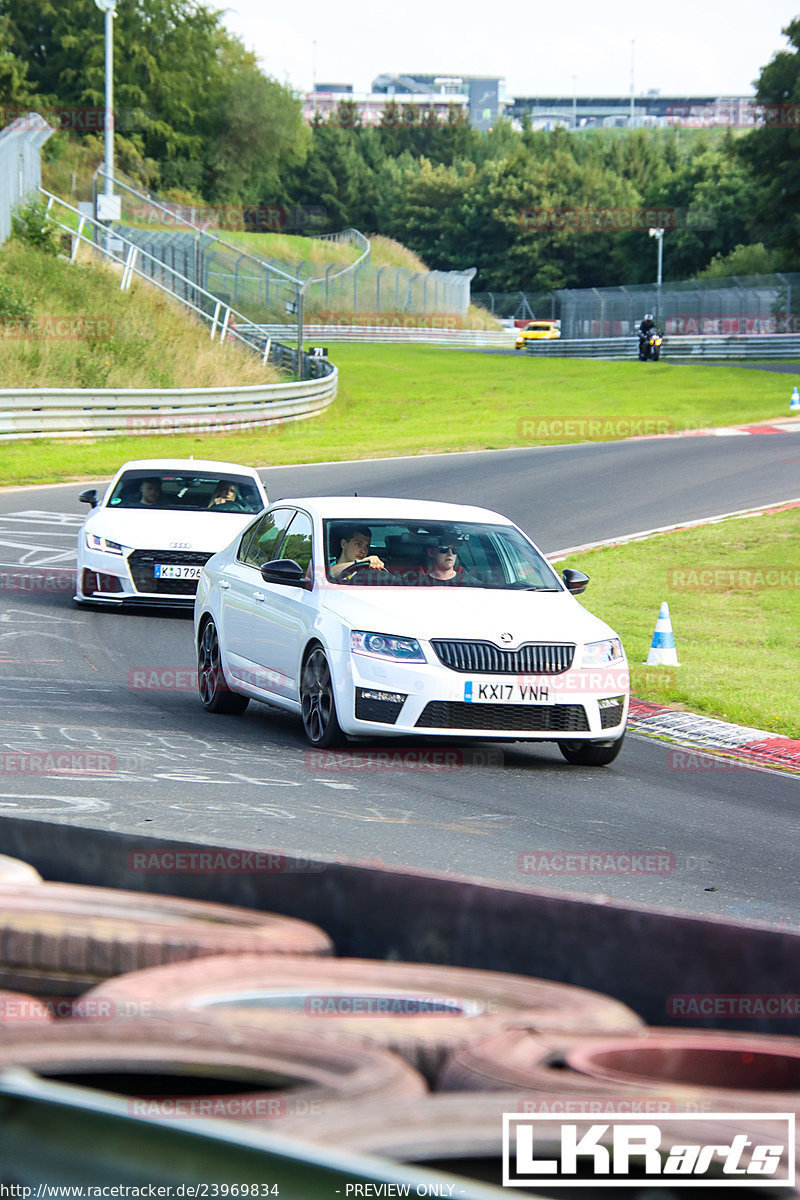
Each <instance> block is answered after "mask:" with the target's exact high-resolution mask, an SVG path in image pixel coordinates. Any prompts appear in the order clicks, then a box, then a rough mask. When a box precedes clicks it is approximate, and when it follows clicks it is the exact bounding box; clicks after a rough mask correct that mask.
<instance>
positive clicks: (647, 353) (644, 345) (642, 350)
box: [639, 329, 664, 362]
mask: <svg viewBox="0 0 800 1200" xmlns="http://www.w3.org/2000/svg"><path fill="white" fill-rule="evenodd" d="M663 340H664V339H663V338H662V336H661V334H660V333H659V332H658V330H657V329H651V330H650V331H649V333H640V334H639V362H647V360H648V358H652V360H653V362H658V357H659V355H660V354H661V343H662V342H663Z"/></svg>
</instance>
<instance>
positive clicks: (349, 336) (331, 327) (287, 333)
mask: <svg viewBox="0 0 800 1200" xmlns="http://www.w3.org/2000/svg"><path fill="white" fill-rule="evenodd" d="M389 321H390V318H387V323H386V324H385V325H384V324H381V323H379V322H377V321H376V322H375V323H374V324H368V325H355V324H344V323H343V324H341V325H337V324H336V323H335V322H324V323H323V322H306V323H305V324H304V325H303V337H304V340H305V341H306V342H309V343H312V342H322V343H325V342H418V343H420V344H425V345H429V346H478V347H481V346H483V347H493V346H494V347H500V348H502V349H506V350H510V349H512V348H513V346H514V338H515V336H516V333H517V331H516V329H450V328H442V327H440V328H433V327H431V326H430V325H428V326H420V325H414V326H406V325H398V324H390V323H389ZM238 328H239V330H240V332H241V333H242V335H243V336H247V337H249V338H251V339H252V340H254V339H257V338H259V337H260V338H262V339H263V338H264V337H271V338H278V339H280V340H282V341H285V340H291V339H292V338H293V337H294V336H295V335H296V332H297V331H296V329H295V327H294V326H293V325H239V326H238Z"/></svg>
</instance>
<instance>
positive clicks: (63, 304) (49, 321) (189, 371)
mask: <svg viewBox="0 0 800 1200" xmlns="http://www.w3.org/2000/svg"><path fill="white" fill-rule="evenodd" d="M119 279H120V276H119V270H118V269H115V268H114V267H109V266H105V265H103V264H102V263H98V262H94V261H89V262H77V263H74V264H72V265H71V264H70V263H69V262H67V261H66V260H65V259H63V258H57V257H56V256H55V255H51V254H45V253H44V252H43V251H41V250H38V249H36V248H34V247H31V246H28V245H26V244H24V243H22V242H19V241H16V240H13V239H12V240H10V241H8V242H7V243H6V244H5V245H4V246H3V247H2V250H0V294H1V293H2V290H3V287H4V285H5V288H6V290H7V289H9V288H10V290H11V294H12V295H13V296H16V298H17V299H18V301H19V302H20V304H21V305H22V306H23V307H24V308H25V309H26V310H27V316H25V315H22V313H21V312H20V313H17V312H16V310H15V311H14V312H13V313H12V314H11V315H9V308H8V304H7V309H6V312H0V380H2V387H4V388H13V387H18V388H38V387H64V388H90V389H94V388H127V387H138V388H181V387H185V388H190V387H232V386H235V385H237V384H242V385H244V384H257V383H270V382H272V381H277V380H278V379H280V375H279V374H278V372H277V371H276V370H274V369H272V368H267V369H265V368H263V367H262V366H261V363H260V361H259V359H258V357H257V356H256V355H254V354H253V353H252V352H251V351H250V350H249V349H247V348H245V347H243V346H240V345H238V344H236V343H227V342H226V343H225V344H220V342H219V341H214V342H212V341H211V339H210V337H209V330H208V328H207V327H206V326H205V325H203V324H201V322H200V320H199V318H197V317H195V316H194V315H193V314H192V313H191V312H189V311H188V310H187V309H185V308H183V307H182V306H181V305H180V304H179V303H178V301H177V300H173V299H172V298H171V297H169V296H167V295H165V294H164V293H163V292H160V291H157V290H156V289H155V288H153V287H152V286H151V285H149V284H147V283H143V282H140V281H139V280H134V282H133V284H132V285H131V288H130V291H126V292H122V291H120V286H119ZM26 447H27V450H20V451H19V452H18V453H19V454H21V459H19V458H17V459H16V461H22V462H25V463H27V464H28V465H27V466H24V467H23V475H24V477H26V478H27V477H29V476H30V475H31V474H32V473H33V474H34V475H35V476H36V477H39V475H38V474H37V472H39V470H40V468H39V467H38V466H37V463H38V460H39V453H38V451H37V450H36V448H35V443H33V444H32V443H26ZM4 457H5V455H4ZM46 469H48V470H49V468H46ZM78 469H82V468H78ZM45 477H46V476H45ZM8 482H11V479H9V480H8Z"/></svg>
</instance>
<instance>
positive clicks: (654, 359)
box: [653, 349, 661, 362]
mask: <svg viewBox="0 0 800 1200" xmlns="http://www.w3.org/2000/svg"><path fill="white" fill-rule="evenodd" d="M660 353H661V351H660V350H655V349H654V350H653V362H658V356H659V354H660Z"/></svg>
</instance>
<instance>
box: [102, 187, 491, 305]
mask: <svg viewBox="0 0 800 1200" xmlns="http://www.w3.org/2000/svg"><path fill="white" fill-rule="evenodd" d="M103 179H104V171H103V168H102V167H100V168H98V171H97V172H96V175H95V181H94V185H93V192H94V193H95V194H96V192H97V190H98V186H99V184H100V181H101V180H103ZM114 186H115V189H116V191H117V194H118V195H119V196H120V198H121V221H120V224H119V226H117V229H116V232H117V233H118V234H122V235H124V237H125V238H126V239H127V240H128V241H130V242H133V243H134V244H135V245H137V246H139V247H141V249H143V250H146V251H147V253H148V254H149V255H150V256H152V259H158V260H160V261H162V262H164V263H165V264H166V265H167V266H169V267H170V268H172V269H173V270H177V271H180V273H181V274H182V275H184V276H186V277H187V278H188V279H191V280H192V281H193V282H195V283H196V284H197V286H198V287H200V288H203V289H204V290H205V291H207V292H211V293H213V295H215V296H218V297H219V298H220V300H222V301H223V303H225V304H229V305H231V307H233V308H235V309H237V310H238V311H239V312H241V313H243V314H244V315H245V316H246V317H247V319H248V321H251V322H253V323H254V324H258V325H269V324H279V323H286V322H290V321H291V320H292V317H293V316H296V314H297V310H298V304H299V303H301V300H300V295H299V292H300V287H301V286H302V287H303V297H302V304H303V310H304V319H306V320H310V319H313V318H323V319H324V318H325V317H326V316H328V315H331V314H335V313H359V314H362V315H367V316H372V315H376V314H393V313H397V314H401V313H403V314H405V313H428V314H431V313H440V314H447V315H453V314H455V315H457V316H458V317H463V316H464V315H465V314H466V312H467V309H468V307H469V303H470V283H471V281H472V278H473V277H474V275H475V271H474V269H472V270H468V271H414V270H412V269H411V268H409V267H392V266H382V267H376V266H373V264H372V263H371V261H370V244H369V240H368V239H367V238H366V237H364V235H363V234H361V233H359V232H358V230H355V229H348V230H345V231H343V232H341V233H335V234H327V235H325V234H321V235H320V234H315V233H314V230H313V228H310V227H309V225H310V222H309V220H306V221H305V225H304V227H303V228H302V229H301V230H300V232H302V233H303V234H305V235H307V236H308V235H310V236H316V237H317V238H319V240H327V241H332V242H334V243H337V244H339V245H344V246H349V247H350V248H351V251H352V261H350V262H347V254H345V255H343V256H342V257H341V259H340V261H338V262H325V261H315V260H311V259H303V260H299V261H298V260H294V259H286V258H273V257H266V256H261V255H259V254H257V253H254V240H253V241H251V242H250V243H249V245H248V247H247V248H245V247H244V246H243V245H242V244H239V243H237V242H236V241H235V240H234V239H232V238H231V237H230V236H228V237H226V236H224V235H222V236H221V235H220V232H219V227H220V226H221V227H222V229H223V230H226V231H230V230H233V229H236V230H243V231H245V232H246V231H248V230H249V231H253V230H258V229H260V230H261V231H262V232H266V231H271V232H274V233H281V232H283V228H282V226H281V221H282V220H283V219H284V217H285V215H286V212H287V210H284V209H281V208H279V206H272V207H269V206H264V205H260V206H254V207H251V208H247V207H243V206H241V205H216V206H213V205H210V206H206V207H205V208H203V207H199V206H197V205H194V206H189V205H185V204H175V203H173V202H171V201H168V200H165V199H164V198H163V197H160V196H157V195H154V194H152V193H144V192H142V191H140V190H139V188H138V187H137V186H136V184H135V181H133V180H131V179H128V178H127V177H126V176H125V175H124V174H122V173H121V172H115V175H114ZM304 211H305V210H304ZM308 211H309V212H310V210H308ZM296 219H297V220H299V218H296ZM159 225H160V226H164V225H166V226H168V227H169V228H167V229H164V228H156V227H157V226H159ZM147 226H150V227H149V228H148V227H147ZM212 226H214V228H213V230H212V228H211V227H212ZM256 236H257V234H256ZM266 248H267V247H266V245H265V249H266Z"/></svg>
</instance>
